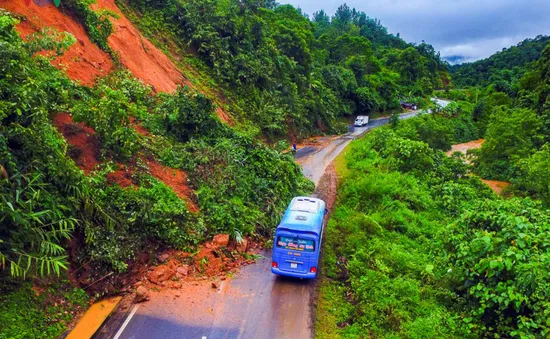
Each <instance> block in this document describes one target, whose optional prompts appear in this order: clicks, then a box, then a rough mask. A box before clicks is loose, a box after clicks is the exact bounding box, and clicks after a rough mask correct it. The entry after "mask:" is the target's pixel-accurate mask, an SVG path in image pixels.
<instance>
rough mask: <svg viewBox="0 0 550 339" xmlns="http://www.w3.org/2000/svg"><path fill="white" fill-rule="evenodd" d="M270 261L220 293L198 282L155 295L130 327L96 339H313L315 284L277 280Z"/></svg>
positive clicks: (265, 257) (136, 309) (248, 269)
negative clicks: (312, 299) (312, 303)
mask: <svg viewBox="0 0 550 339" xmlns="http://www.w3.org/2000/svg"><path fill="white" fill-rule="evenodd" d="M270 258H271V254H270V253H269V252H263V253H262V256H261V258H260V259H259V260H258V261H257V262H256V264H253V265H249V266H245V267H243V268H242V269H241V270H240V272H239V273H238V274H237V275H236V276H235V277H233V279H228V280H225V281H222V282H221V284H220V287H219V288H217V289H213V288H212V285H211V282H209V281H198V282H196V283H190V284H189V285H190V286H187V287H185V288H184V289H183V290H181V291H176V292H174V291H163V292H161V293H154V294H153V295H152V296H151V300H150V301H148V302H145V303H142V304H137V305H135V306H132V307H131V308H129V309H128V310H127V315H125V317H124V318H122V319H124V322H127V324H126V326H125V327H123V328H122V326H123V324H124V323H121V324H115V325H116V326H114V328H112V330H111V331H104V333H102V334H100V335H98V336H97V338H116V339H152V338H162V339H169V338H197V339H203V338H207V339H218V338H243V339H244V338H311V337H312V332H311V315H310V303H311V300H310V298H311V296H312V290H313V288H314V284H313V282H312V281H309V280H297V279H288V278H284V277H279V276H275V275H274V274H272V273H271V260H270ZM176 294H178V295H179V296H178V297H176ZM132 313H133V314H132ZM131 314H132V316H131V317H130V315H131ZM128 319H129V321H128ZM119 322H120V320H119ZM121 329H122V331H121ZM115 331H116V332H115ZM119 332H120V333H119ZM117 334H118V337H117Z"/></svg>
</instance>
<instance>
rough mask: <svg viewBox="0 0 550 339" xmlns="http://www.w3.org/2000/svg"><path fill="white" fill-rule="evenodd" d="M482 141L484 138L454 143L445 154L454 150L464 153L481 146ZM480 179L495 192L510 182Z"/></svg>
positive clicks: (499, 192)
mask: <svg viewBox="0 0 550 339" xmlns="http://www.w3.org/2000/svg"><path fill="white" fill-rule="evenodd" d="M484 142H485V139H478V140H473V141H469V142H465V143H462V144H456V145H453V146H452V148H451V150H450V151H448V152H447V153H446V154H447V155H448V156H450V155H451V154H453V153H454V152H461V153H464V154H466V153H467V152H468V150H470V149H476V148H481V146H482V145H483V143H484ZM466 162H469V161H468V160H466ZM481 181H483V182H484V183H485V184H486V185H487V186H489V187H490V188H491V189H492V190H493V191H494V192H495V193H496V194H502V191H503V190H504V189H505V188H506V187H508V186H510V183H509V182H506V181H497V180H485V179H482V180H481Z"/></svg>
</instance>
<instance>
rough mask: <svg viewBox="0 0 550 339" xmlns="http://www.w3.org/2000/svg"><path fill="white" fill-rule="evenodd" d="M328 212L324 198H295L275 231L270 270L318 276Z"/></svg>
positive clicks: (300, 275)
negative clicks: (325, 220)
mask: <svg viewBox="0 0 550 339" xmlns="http://www.w3.org/2000/svg"><path fill="white" fill-rule="evenodd" d="M326 213H327V210H326V208H325V202H324V201H323V200H320V199H316V198H309V197H296V198H294V199H292V201H291V202H290V205H289V206H288V208H287V210H286V212H285V214H284V216H283V219H282V220H281V222H280V223H279V226H278V227H277V230H276V231H275V240H274V242H273V259H272V262H271V272H273V273H274V274H278V275H285V276H289V277H295V278H306V279H313V278H315V277H316V276H317V271H318V267H319V253H320V250H321V243H322V241H323V227H324V219H325V214H326Z"/></svg>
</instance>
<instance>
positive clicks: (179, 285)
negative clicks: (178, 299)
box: [170, 281, 183, 289]
mask: <svg viewBox="0 0 550 339" xmlns="http://www.w3.org/2000/svg"><path fill="white" fill-rule="evenodd" d="M181 286H183V285H182V284H181V283H180V282H177V281H174V282H172V285H171V286H170V288H173V289H180V288H181Z"/></svg>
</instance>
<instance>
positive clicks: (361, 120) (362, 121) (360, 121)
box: [353, 115, 369, 127]
mask: <svg viewBox="0 0 550 339" xmlns="http://www.w3.org/2000/svg"><path fill="white" fill-rule="evenodd" d="M368 123H369V117H368V116H367V115H360V116H358V117H357V118H356V119H355V123H354V124H353V125H354V126H356V127H361V126H365V125H366V124H368Z"/></svg>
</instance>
